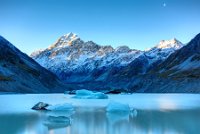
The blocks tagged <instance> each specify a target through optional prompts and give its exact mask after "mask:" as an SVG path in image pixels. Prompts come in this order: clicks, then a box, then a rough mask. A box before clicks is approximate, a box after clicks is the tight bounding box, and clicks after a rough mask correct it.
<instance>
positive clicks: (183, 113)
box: [0, 94, 200, 134]
mask: <svg viewBox="0 0 200 134" xmlns="http://www.w3.org/2000/svg"><path fill="white" fill-rule="evenodd" d="M71 97H72V96H71V95H64V94H39V95H31V94H28V95H1V96H0V134H199V133H200V95H198V94H132V95H109V99H105V100H97V99H88V100H85V99H72V98H71ZM39 101H43V102H47V103H50V104H62V103H72V105H74V106H75V111H68V112H64V113H59V114H58V113H53V112H44V111H43V112H39V111H34V110H31V107H32V106H33V105H35V104H36V103H37V102H39ZM110 101H115V102H120V103H125V104H129V105H130V107H131V108H134V109H136V110H137V112H131V113H107V112H105V108H106V106H107V104H108V103H109V102H110Z"/></svg>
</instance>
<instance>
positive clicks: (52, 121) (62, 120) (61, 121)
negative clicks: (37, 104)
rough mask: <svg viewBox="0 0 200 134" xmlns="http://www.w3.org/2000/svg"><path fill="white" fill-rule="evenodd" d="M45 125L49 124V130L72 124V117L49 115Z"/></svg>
mask: <svg viewBox="0 0 200 134" xmlns="http://www.w3.org/2000/svg"><path fill="white" fill-rule="evenodd" d="M44 125H45V126H47V127H48V129H49V130H50V129H58V128H64V127H67V126H69V125H71V119H70V118H68V117H65V116H58V117H56V116H48V117H47V119H46V121H45V122H44Z"/></svg>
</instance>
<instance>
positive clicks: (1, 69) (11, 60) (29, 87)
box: [0, 36, 66, 93]
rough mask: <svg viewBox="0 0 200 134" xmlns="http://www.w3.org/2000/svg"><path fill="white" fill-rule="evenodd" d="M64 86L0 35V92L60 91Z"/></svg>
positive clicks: (54, 76)
mask: <svg viewBox="0 0 200 134" xmlns="http://www.w3.org/2000/svg"><path fill="white" fill-rule="evenodd" d="M65 87H66V86H65V85H63V84H62V83H61V82H60V81H59V79H58V78H57V77H56V75H54V74H53V73H52V72H50V71H48V70H47V69H45V68H43V67H41V66H40V65H39V64H38V63H36V62H35V61H34V60H33V59H31V58H30V57H29V56H27V55H26V54H24V53H22V52H21V51H20V50H18V49H17V48H16V47H15V46H13V45H12V44H11V43H10V42H8V41H7V40H6V39H4V38H3V37H1V36H0V92H18V93H49V92H61V90H62V89H63V88H65Z"/></svg>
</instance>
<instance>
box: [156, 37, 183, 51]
mask: <svg viewBox="0 0 200 134" xmlns="http://www.w3.org/2000/svg"><path fill="white" fill-rule="evenodd" d="M182 46H183V44H182V43H181V42H180V41H178V40H177V39H176V38H173V39H171V40H161V41H160V42H159V44H158V45H157V46H156V48H160V49H167V48H175V49H178V48H181V47H182Z"/></svg>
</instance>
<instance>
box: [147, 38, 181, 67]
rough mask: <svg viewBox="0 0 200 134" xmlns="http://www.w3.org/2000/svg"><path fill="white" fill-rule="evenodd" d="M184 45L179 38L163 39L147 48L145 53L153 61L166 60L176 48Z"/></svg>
mask: <svg viewBox="0 0 200 134" xmlns="http://www.w3.org/2000/svg"><path fill="white" fill-rule="evenodd" d="M182 47H183V44H182V43H181V42H180V41H178V40H177V39H175V38H174V39H171V40H162V41H160V42H159V44H158V45H156V46H155V47H153V48H151V49H149V50H146V51H145V55H146V56H147V57H148V58H149V61H150V62H151V63H153V62H155V61H158V60H161V61H162V60H164V59H166V58H167V57H168V56H169V55H171V54H172V53H173V52H175V51H176V50H178V49H180V48H182Z"/></svg>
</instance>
